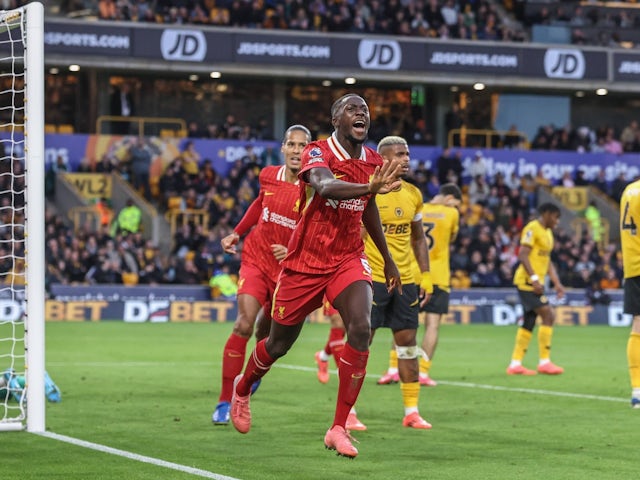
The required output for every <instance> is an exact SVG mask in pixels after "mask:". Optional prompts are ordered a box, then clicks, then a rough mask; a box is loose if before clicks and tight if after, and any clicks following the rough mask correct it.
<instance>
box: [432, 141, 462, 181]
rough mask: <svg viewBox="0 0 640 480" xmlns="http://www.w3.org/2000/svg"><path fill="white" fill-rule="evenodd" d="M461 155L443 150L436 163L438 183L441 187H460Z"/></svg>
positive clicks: (446, 149)
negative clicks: (453, 185)
mask: <svg viewBox="0 0 640 480" xmlns="http://www.w3.org/2000/svg"><path fill="white" fill-rule="evenodd" d="M461 156H462V154H461V153H460V152H459V151H458V152H456V153H452V151H451V149H450V148H445V149H444V150H443V151H442V154H441V155H440V157H439V158H438V161H437V170H438V181H439V182H440V184H441V185H444V184H445V183H455V184H456V185H458V186H459V187H462V171H463V168H462V161H461V160H460V157H461Z"/></svg>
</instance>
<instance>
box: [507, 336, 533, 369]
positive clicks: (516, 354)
mask: <svg viewBox="0 0 640 480" xmlns="http://www.w3.org/2000/svg"><path fill="white" fill-rule="evenodd" d="M532 335H533V334H532V333H531V332H530V331H529V330H527V329H526V328H518V333H516V344H515V346H514V347H513V354H512V355H511V360H515V361H517V362H518V363H521V362H522V359H523V358H524V355H525V353H527V349H528V348H529V342H531V336H532Z"/></svg>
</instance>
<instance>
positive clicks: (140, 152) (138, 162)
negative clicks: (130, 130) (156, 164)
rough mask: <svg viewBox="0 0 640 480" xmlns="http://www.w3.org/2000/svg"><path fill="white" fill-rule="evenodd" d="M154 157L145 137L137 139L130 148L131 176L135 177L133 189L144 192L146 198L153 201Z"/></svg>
mask: <svg viewBox="0 0 640 480" xmlns="http://www.w3.org/2000/svg"><path fill="white" fill-rule="evenodd" d="M152 160H153V157H152V155H151V150H150V148H149V146H148V145H147V142H146V140H145V138H144V137H142V136H139V137H137V138H136V139H135V140H134V141H133V143H132V144H131V146H130V147H129V162H130V164H131V175H132V176H133V179H132V180H133V181H132V183H133V187H134V188H135V189H136V190H137V191H138V192H140V191H141V190H142V192H143V195H144V198H146V199H147V200H148V201H151V183H150V181H149V172H150V170H151V161H152Z"/></svg>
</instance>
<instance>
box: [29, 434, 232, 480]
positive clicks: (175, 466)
mask: <svg viewBox="0 0 640 480" xmlns="http://www.w3.org/2000/svg"><path fill="white" fill-rule="evenodd" d="M38 435H41V436H43V437H47V438H52V439H54V440H58V441H61V442H66V443H70V444H72V445H76V446H79V447H84V448H89V449H91V450H97V451H98V452H104V453H109V454H111V455H117V456H119V457H124V458H128V459H129V460H136V461H138V462H143V463H150V464H151V465H156V466H158V467H164V468H170V469H172V470H178V471H180V472H185V473H189V474H191V475H196V476H198V477H204V478H213V479H214V480H239V479H237V478H234V477H227V476H225V475H219V474H217V473H213V472H209V471H207V470H201V469H199V468H193V467H187V466H186V465H180V464H179V463H173V462H167V461H165V460H160V459H159V458H153V457H147V456H145V455H138V454H137V453H132V452H127V451H126V450H119V449H117V448H112V447H107V446H105V445H100V444H98V443H93V442H87V441H85V440H80V439H78V438H73V437H67V436H66V435H59V434H57V433H53V432H44V433H38Z"/></svg>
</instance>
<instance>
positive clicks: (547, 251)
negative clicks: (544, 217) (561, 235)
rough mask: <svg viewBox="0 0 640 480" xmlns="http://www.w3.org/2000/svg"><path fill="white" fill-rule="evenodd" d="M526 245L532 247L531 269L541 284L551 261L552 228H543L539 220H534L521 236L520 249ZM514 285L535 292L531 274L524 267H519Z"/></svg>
mask: <svg viewBox="0 0 640 480" xmlns="http://www.w3.org/2000/svg"><path fill="white" fill-rule="evenodd" d="M525 245H526V246H527V247H531V253H530V254H529V262H531V268H533V271H534V272H535V274H536V275H538V277H539V278H540V283H543V282H544V278H545V276H546V275H547V272H548V271H549V262H550V261H551V251H552V250H553V231H551V229H550V228H545V227H543V226H542V224H541V223H540V222H539V221H538V220H533V221H531V222H529V223H527V224H526V225H525V227H524V228H523V229H522V234H521V235H520V247H523V246H525ZM513 284H514V285H516V286H517V287H518V288H519V289H520V290H529V291H533V285H532V284H531V281H530V280H529V274H528V273H527V272H526V271H525V269H524V267H523V266H522V265H519V266H518V268H517V269H516V273H515V275H514V276H513Z"/></svg>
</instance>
